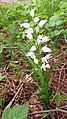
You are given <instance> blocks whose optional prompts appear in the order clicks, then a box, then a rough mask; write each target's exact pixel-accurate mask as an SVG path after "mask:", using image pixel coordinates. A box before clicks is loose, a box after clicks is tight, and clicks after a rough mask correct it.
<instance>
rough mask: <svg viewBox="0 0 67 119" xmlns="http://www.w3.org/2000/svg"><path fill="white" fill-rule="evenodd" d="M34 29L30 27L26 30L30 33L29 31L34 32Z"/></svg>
mask: <svg viewBox="0 0 67 119" xmlns="http://www.w3.org/2000/svg"><path fill="white" fill-rule="evenodd" d="M33 32H34V31H33V29H32V28H29V29H27V30H26V33H27V34H28V33H33Z"/></svg>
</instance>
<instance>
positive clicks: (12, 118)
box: [2, 104, 29, 119]
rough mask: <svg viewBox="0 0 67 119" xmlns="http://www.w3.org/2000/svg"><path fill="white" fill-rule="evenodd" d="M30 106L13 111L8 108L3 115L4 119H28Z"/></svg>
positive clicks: (14, 108) (26, 105)
mask: <svg viewBox="0 0 67 119" xmlns="http://www.w3.org/2000/svg"><path fill="white" fill-rule="evenodd" d="M28 111H29V105H28V104H23V105H20V106H17V107H13V108H12V109H10V108H7V109H5V110H4V112H3V114H2V119H27V117H28Z"/></svg>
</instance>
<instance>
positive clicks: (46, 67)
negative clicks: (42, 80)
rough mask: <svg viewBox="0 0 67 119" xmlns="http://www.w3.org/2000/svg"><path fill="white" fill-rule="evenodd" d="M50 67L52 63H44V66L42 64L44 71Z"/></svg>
mask: <svg viewBox="0 0 67 119" xmlns="http://www.w3.org/2000/svg"><path fill="white" fill-rule="evenodd" d="M49 68H50V65H49V64H48V63H47V64H45V63H43V64H42V66H41V69H43V70H44V71H46V69H49Z"/></svg>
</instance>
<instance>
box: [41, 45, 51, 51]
mask: <svg viewBox="0 0 67 119" xmlns="http://www.w3.org/2000/svg"><path fill="white" fill-rule="evenodd" d="M41 50H42V51H43V52H52V50H51V49H50V48H48V47H47V46H43V47H42V49H41Z"/></svg>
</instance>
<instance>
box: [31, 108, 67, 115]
mask: <svg viewBox="0 0 67 119" xmlns="http://www.w3.org/2000/svg"><path fill="white" fill-rule="evenodd" d="M49 112H62V113H66V114H67V111H66V110H63V109H60V108H56V109H51V110H43V111H38V112H33V113H29V115H35V114H42V113H49Z"/></svg>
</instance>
